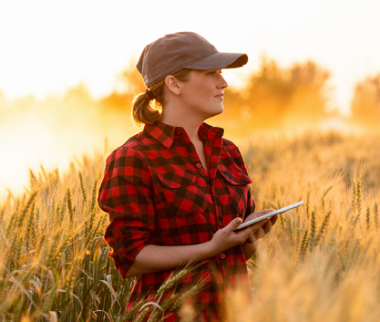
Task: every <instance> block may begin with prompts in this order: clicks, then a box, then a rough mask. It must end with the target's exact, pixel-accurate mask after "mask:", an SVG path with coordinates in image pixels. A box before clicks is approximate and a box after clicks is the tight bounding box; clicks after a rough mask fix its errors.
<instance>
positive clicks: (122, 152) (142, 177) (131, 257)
mask: <svg viewBox="0 0 380 322" xmlns="http://www.w3.org/2000/svg"><path fill="white" fill-rule="evenodd" d="M98 203H99V206H100V208H101V209H102V210H103V211H105V212H107V213H108V214H109V225H108V226H107V228H106V231H105V234H104V239H105V242H106V243H107V245H109V246H110V247H111V248H112V251H110V252H108V256H109V257H111V258H113V260H114V262H115V266H116V268H117V269H118V270H119V272H120V274H121V276H122V277H124V276H125V274H126V272H127V271H128V269H129V268H130V267H131V266H132V264H133V262H134V261H135V259H136V256H137V254H138V253H139V252H140V251H141V250H142V249H143V248H144V247H145V246H146V245H148V244H149V241H150V239H151V234H152V233H153V231H154V222H155V221H154V213H155V212H154V206H153V201H152V184H151V176H150V172H149V169H148V167H147V165H146V163H145V160H144V159H143V157H142V156H141V154H140V152H139V151H136V150H135V149H133V148H128V147H122V148H118V149H116V150H115V151H113V152H112V153H111V154H110V156H109V157H108V158H107V165H106V169H105V173H104V177H103V180H102V183H101V186H100V189H99V196H98Z"/></svg>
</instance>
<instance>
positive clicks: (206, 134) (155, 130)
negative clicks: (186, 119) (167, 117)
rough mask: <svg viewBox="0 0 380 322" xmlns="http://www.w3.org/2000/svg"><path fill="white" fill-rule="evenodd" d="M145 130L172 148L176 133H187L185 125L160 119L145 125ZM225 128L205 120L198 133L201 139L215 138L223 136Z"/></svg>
mask: <svg viewBox="0 0 380 322" xmlns="http://www.w3.org/2000/svg"><path fill="white" fill-rule="evenodd" d="M144 132H145V133H148V134H149V135H150V136H151V137H153V138H154V139H156V140H157V141H158V142H160V143H161V144H162V145H164V146H165V147H167V148H170V147H171V146H172V144H173V141H174V134H175V133H177V134H178V135H182V134H185V133H186V132H185V130H184V128H183V127H175V126H171V125H168V124H165V123H162V122H160V121H157V122H155V123H154V124H152V125H145V126H144ZM223 133H224V129H222V128H220V127H215V126H211V125H209V124H207V123H205V122H203V123H202V124H201V125H200V126H199V130H198V134H199V137H200V138H201V139H211V140H213V139H215V138H216V137H222V136H223Z"/></svg>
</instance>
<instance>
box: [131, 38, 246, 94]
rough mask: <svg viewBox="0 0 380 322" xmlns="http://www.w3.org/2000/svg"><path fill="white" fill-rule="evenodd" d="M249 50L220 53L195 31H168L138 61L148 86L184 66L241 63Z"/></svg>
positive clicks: (200, 67) (206, 67)
mask: <svg viewBox="0 0 380 322" xmlns="http://www.w3.org/2000/svg"><path fill="white" fill-rule="evenodd" d="M247 62H248V56H247V55H246V54H237V53H221V52H219V51H218V50H217V49H216V48H215V47H214V46H213V45H211V44H210V43H209V42H208V41H207V40H206V39H205V38H203V37H202V36H200V35H198V34H197V33H195V32H177V33H174V34H167V35H165V36H164V37H162V38H159V39H157V40H156V41H154V42H152V43H151V44H149V45H147V46H146V47H145V48H144V50H143V52H142V53H141V55H140V59H139V61H138V63H137V65H136V67H137V69H138V71H139V72H140V73H141V75H142V76H143V79H144V83H145V85H146V86H147V87H149V86H151V85H153V84H155V83H157V82H158V81H160V80H162V79H164V78H165V77H166V76H168V75H170V74H174V73H175V72H178V71H179V70H181V69H184V68H187V69H197V70H212V69H221V68H237V67H242V66H243V65H245V64H246V63H247Z"/></svg>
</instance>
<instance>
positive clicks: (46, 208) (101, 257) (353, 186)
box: [0, 133, 380, 322]
mask: <svg viewBox="0 0 380 322" xmlns="http://www.w3.org/2000/svg"><path fill="white" fill-rule="evenodd" d="M241 151H242V152H243V154H244V156H245V160H246V163H247V167H248V169H249V173H250V176H251V177H252V179H253V181H254V183H253V184H252V192H253V196H254V198H255V201H256V207H257V210H260V209H265V208H278V207H281V206H285V205H288V204H291V203H294V202H297V201H300V200H304V201H305V206H304V207H302V208H298V209H297V210H293V211H291V212H288V213H285V214H284V215H282V216H281V217H280V218H279V220H278V222H277V223H276V225H275V226H274V227H273V231H272V232H271V233H270V234H269V235H267V236H266V237H265V238H264V239H263V240H262V241H261V245H260V247H259V251H258V254H256V255H255V256H254V257H253V258H252V259H251V260H250V261H249V262H248V266H249V269H250V279H251V287H252V297H253V301H252V302H248V300H247V299H246V298H244V297H243V295H242V294H241V293H240V292H239V291H231V292H230V293H229V294H228V300H229V312H228V316H229V321H231V322H232V321H252V320H254V321H321V320H324V321H379V320H380V307H379V305H378V299H379V298H380V279H379V277H380V275H379V267H380V265H379V264H380V257H379V255H378V254H379V252H378V249H379V246H380V238H379V228H380V225H379V209H378V208H379V207H378V204H379V201H380V162H379V160H380V137H379V136H378V135H368V136H343V135H340V134H337V133H326V134H318V133H306V134H303V135H299V136H295V137H286V136H277V137H275V136H272V137H269V136H260V137H259V136H256V137H254V136H252V137H251V138H250V139H249V140H248V139H247V140H246V141H245V144H242V145H241ZM104 161H105V157H104V155H101V154H97V155H95V156H94V157H92V158H88V157H83V160H82V161H80V162H78V161H77V163H76V164H74V163H73V164H72V165H71V169H70V171H68V172H66V173H65V174H64V175H62V176H60V175H59V172H58V170H56V171H52V172H46V171H45V170H44V169H43V167H41V171H40V172H39V173H32V172H31V174H30V185H29V188H28V190H27V191H25V193H24V194H23V195H21V196H12V195H9V196H8V198H7V199H6V200H4V201H3V202H0V229H1V231H0V249H1V255H0V299H1V301H0V321H115V322H116V321H123V320H125V318H126V314H128V313H126V312H124V309H125V307H126V302H127V300H128V296H129V292H130V291H131V287H132V285H133V281H134V280H133V278H129V279H122V278H121V276H120V275H119V273H118V271H117V270H116V269H115V268H114V266H113V262H112V260H110V259H109V258H108V257H107V255H106V254H107V251H108V247H107V246H106V245H105V243H104V241H103V240H102V236H103V232H104V230H105V227H106V225H107V223H108V216H107V214H104V213H103V212H102V211H100V210H99V208H98V207H97V204H96V202H95V200H96V192H97V188H98V185H99V182H100V180H101V177H102V174H103V169H104ZM181 274H183V271H181V270H179V271H178V272H176V274H174V275H173V277H172V280H171V282H170V281H168V285H166V286H168V287H169V286H171V285H172V283H175V281H176V279H178V278H180V277H179V276H180V275H181ZM166 286H163V290H164V289H165V288H166ZM197 287H198V286H197V285H194V287H193V288H190V289H187V290H183V291H182V292H180V293H178V294H177V295H176V296H175V297H173V298H170V299H168V300H167V301H166V302H161V301H160V299H161V298H160V294H158V296H157V298H156V299H155V302H158V304H159V305H160V307H161V308H164V309H165V311H170V310H171V309H174V308H173V306H175V307H176V308H177V307H179V305H180V304H181V303H182V301H183V300H184V299H185V298H186V296H187V295H189V294H191V293H192V292H196V291H197ZM144 304H147V305H145V306H144ZM141 308H142V310H141V311H140V312H141V313H142V315H141V316H140V317H141V318H142V317H143V315H145V313H149V312H151V313H152V311H153V310H155V311H154V312H153V313H152V314H151V315H150V321H159V319H160V318H161V316H162V314H161V311H160V309H159V308H157V306H155V305H154V304H149V303H143V302H141V303H140V304H139V306H138V307H136V308H135V309H136V311H137V310H140V309H141ZM144 310H145V311H144ZM191 310H192V309H191V308H190V307H189V306H184V307H183V308H182V309H181V312H182V316H183V317H184V318H183V321H191V316H192V313H193V312H192V311H191ZM91 312H92V314H91ZM130 314H131V312H130Z"/></svg>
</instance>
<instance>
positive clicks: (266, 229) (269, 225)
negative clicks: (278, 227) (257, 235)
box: [263, 220, 272, 234]
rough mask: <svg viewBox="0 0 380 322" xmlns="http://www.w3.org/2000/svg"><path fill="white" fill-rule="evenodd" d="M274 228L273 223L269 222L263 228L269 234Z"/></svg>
mask: <svg viewBox="0 0 380 322" xmlns="http://www.w3.org/2000/svg"><path fill="white" fill-rule="evenodd" d="M271 228H272V221H270V220H268V222H267V223H266V224H265V226H263V229H264V233H266V234H268V233H269V232H270V231H271Z"/></svg>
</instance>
